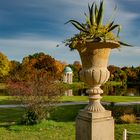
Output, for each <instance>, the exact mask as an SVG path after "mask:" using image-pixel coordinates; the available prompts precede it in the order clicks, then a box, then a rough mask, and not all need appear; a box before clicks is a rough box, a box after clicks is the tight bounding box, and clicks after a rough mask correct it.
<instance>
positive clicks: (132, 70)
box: [108, 65, 140, 83]
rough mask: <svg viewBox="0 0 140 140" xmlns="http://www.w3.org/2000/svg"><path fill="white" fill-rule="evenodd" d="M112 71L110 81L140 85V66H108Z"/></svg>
mask: <svg viewBox="0 0 140 140" xmlns="http://www.w3.org/2000/svg"><path fill="white" fill-rule="evenodd" d="M108 70H109V71H110V79H109V80H110V81H118V82H123V83H140V66H138V67H133V66H132V67H122V68H120V67H116V66H113V65H110V66H108Z"/></svg>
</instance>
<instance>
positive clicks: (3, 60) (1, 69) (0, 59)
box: [0, 52, 10, 79]
mask: <svg viewBox="0 0 140 140" xmlns="http://www.w3.org/2000/svg"><path fill="white" fill-rule="evenodd" d="M9 70H10V68H9V60H8V58H7V57H6V56H5V55H4V54H3V53H2V52H0V79H2V78H4V77H5V76H6V75H8V73H9Z"/></svg>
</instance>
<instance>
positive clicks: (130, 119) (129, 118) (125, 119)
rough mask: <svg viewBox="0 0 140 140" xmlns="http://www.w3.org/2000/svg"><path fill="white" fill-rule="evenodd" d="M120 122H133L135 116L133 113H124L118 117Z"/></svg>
mask: <svg viewBox="0 0 140 140" xmlns="http://www.w3.org/2000/svg"><path fill="white" fill-rule="evenodd" d="M120 119H121V121H122V123H135V122H136V116H135V115H134V114H124V115H123V116H121V117H120Z"/></svg>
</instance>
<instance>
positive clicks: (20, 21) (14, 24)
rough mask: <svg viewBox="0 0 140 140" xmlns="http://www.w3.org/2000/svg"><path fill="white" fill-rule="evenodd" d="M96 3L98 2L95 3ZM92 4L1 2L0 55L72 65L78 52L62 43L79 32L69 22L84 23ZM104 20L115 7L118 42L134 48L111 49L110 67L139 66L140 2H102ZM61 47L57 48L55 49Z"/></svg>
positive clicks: (48, 0)
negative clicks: (44, 58) (36, 57)
mask: <svg viewBox="0 0 140 140" xmlns="http://www.w3.org/2000/svg"><path fill="white" fill-rule="evenodd" d="M96 1H97V2H99V0H96ZM92 2H93V0H4V1H3V0H0V51H1V52H3V53H4V54H5V55H6V56H7V57H8V59H9V60H17V61H22V59H23V57H26V56H28V55H32V54H34V53H37V52H44V53H46V54H49V55H51V56H52V57H53V58H55V59H57V60H60V61H65V62H67V63H69V64H72V63H73V61H80V57H79V54H78V52H77V51H76V50H75V51H70V49H69V48H68V47H65V46H64V44H63V43H62V42H63V41H64V40H65V39H67V38H70V37H72V36H73V35H74V34H76V33H78V31H77V30H76V29H75V28H74V27H73V26H72V25H71V24H64V23H65V22H67V21H68V20H69V19H75V20H78V21H80V22H84V13H85V12H86V13H87V12H88V3H89V4H92ZM104 3H105V18H104V22H105V20H106V19H107V18H108V17H109V16H110V15H111V13H112V11H113V8H114V7H115V6H117V13H116V16H115V23H116V24H120V25H121V26H122V31H121V33H120V39H121V41H124V42H127V43H129V44H132V45H133V46H134V47H125V46H123V47H122V48H121V49H120V50H118V49H113V50H112V53H111V55H110V59H109V65H116V66H121V67H123V66H140V27H139V26H140V0H104ZM57 44H60V46H59V47H56V45H57Z"/></svg>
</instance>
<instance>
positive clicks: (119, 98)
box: [62, 96, 140, 102]
mask: <svg viewBox="0 0 140 140" xmlns="http://www.w3.org/2000/svg"><path fill="white" fill-rule="evenodd" d="M62 101H73V102H77V101H88V97H87V96H64V97H63V98H62ZM101 101H105V102H140V97H136V96H135V97H131V96H103V98H102V100H101Z"/></svg>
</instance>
